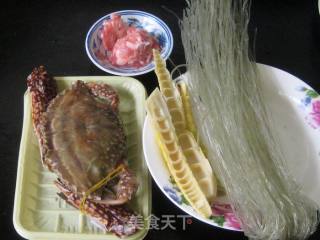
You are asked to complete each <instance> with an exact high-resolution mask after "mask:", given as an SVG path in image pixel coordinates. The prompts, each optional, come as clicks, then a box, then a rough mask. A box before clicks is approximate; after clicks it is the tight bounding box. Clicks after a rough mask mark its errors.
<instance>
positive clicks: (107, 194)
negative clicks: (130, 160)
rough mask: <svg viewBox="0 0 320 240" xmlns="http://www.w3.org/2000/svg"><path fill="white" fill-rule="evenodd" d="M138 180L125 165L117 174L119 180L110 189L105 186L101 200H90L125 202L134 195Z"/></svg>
mask: <svg viewBox="0 0 320 240" xmlns="http://www.w3.org/2000/svg"><path fill="white" fill-rule="evenodd" d="M138 185H139V184H138V182H137V179H136V177H135V176H134V174H133V173H132V172H131V171H130V170H129V169H128V167H125V168H124V170H123V171H122V172H121V173H120V175H119V181H118V183H117V184H115V185H114V186H113V187H112V189H111V191H110V190H109V189H108V187H105V188H104V190H103V191H102V196H101V200H92V201H94V202H96V203H100V204H105V205H121V204H125V203H126V202H128V201H129V200H131V198H132V197H133V196H134V194H135V192H136V191H137V188H138Z"/></svg>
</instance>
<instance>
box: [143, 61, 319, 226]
mask: <svg viewBox="0 0 320 240" xmlns="http://www.w3.org/2000/svg"><path fill="white" fill-rule="evenodd" d="M259 69H260V71H261V73H262V74H261V75H262V78H263V93H264V94H265V97H266V100H267V105H268V106H269V107H270V109H271V112H272V118H273V123H274V126H275V129H276V131H277V133H278V136H279V140H280V144H281V147H282V149H283V151H284V154H285V156H286V159H288V164H289V166H290V169H289V170H290V171H291V173H292V174H293V176H295V177H296V180H297V181H298V183H299V184H300V185H301V186H302V189H303V191H304V192H305V193H306V194H307V195H308V196H309V197H310V198H312V199H313V200H315V201H316V202H317V203H318V204H320V187H319V186H320V141H319V139H320V97H319V95H318V93H316V92H315V91H314V90H313V89H312V88H311V87H310V86H308V85H307V84H306V83H304V82H303V81H301V80H299V79H298V78H296V77H295V76H293V75H291V74H289V73H287V72H285V71H282V70H280V69H277V68H274V67H270V66H267V65H262V64H259ZM253 94H254V93H253ZM143 147H144V148H143V149H144V154H145V159H146V161H147V165H148V168H149V170H150V173H151V175H152V177H153V179H154V180H155V182H156V183H157V185H158V187H159V188H160V189H161V190H162V192H163V193H164V194H165V195H166V196H167V197H168V198H169V199H170V200H171V201H172V202H173V203H174V204H175V205H176V206H178V207H179V208H180V209H181V210H182V211H184V212H186V213H187V214H190V215H191V216H193V217H195V218H197V219H199V220H201V221H203V222H205V223H207V224H210V225H212V226H217V227H221V228H224V229H229V230H236V231H241V228H240V225H239V223H238V221H237V219H236V217H235V216H234V214H233V212H232V210H231V208H230V205H229V204H228V201H227V200H226V199H223V198H220V199H218V200H217V203H216V204H214V206H213V214H214V216H213V217H211V218H210V219H206V218H204V217H202V216H200V215H199V214H197V213H196V212H195V211H194V210H193V209H192V207H191V206H189V205H188V203H187V202H186V201H185V200H184V198H183V196H182V195H181V192H180V191H179V189H178V188H177V187H176V186H175V184H174V183H173V182H172V181H171V179H170V174H169V172H168V170H167V167H166V165H165V163H164V161H163V160H162V158H161V155H160V151H159V149H158V146H157V144H156V141H155V137H154V132H153V129H152V126H151V121H150V119H149V117H148V116H147V117H146V120H145V123H144V129H143Z"/></svg>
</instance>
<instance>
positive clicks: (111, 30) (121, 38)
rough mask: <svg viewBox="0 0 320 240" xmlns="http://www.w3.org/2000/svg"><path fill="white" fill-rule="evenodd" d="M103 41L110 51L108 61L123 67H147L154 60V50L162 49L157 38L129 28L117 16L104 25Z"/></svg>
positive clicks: (143, 31)
mask: <svg viewBox="0 0 320 240" xmlns="http://www.w3.org/2000/svg"><path fill="white" fill-rule="evenodd" d="M102 40H103V46H104V48H105V49H106V50H108V51H110V53H109V54H108V60H109V61H110V62H111V64H113V65H116V66H122V67H137V68H138V67H142V66H145V65H146V64H148V63H149V62H150V61H151V60H152V49H153V48H154V49H158V50H159V49H160V46H159V43H158V41H157V40H156V38H155V37H153V36H151V35H150V34H149V33H148V32H147V31H145V30H143V29H139V28H136V27H132V26H130V27H129V26H128V25H127V24H126V23H124V22H123V21H122V19H121V17H120V16H119V15H115V14H113V15H112V17H111V19H110V20H109V21H106V22H105V23H104V28H103V32H102Z"/></svg>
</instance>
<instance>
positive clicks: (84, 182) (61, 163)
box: [27, 66, 138, 237]
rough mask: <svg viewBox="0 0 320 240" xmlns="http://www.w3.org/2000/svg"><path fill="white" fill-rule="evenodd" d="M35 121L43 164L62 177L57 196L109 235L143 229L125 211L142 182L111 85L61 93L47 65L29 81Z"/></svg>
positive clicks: (90, 85) (85, 85)
mask: <svg viewBox="0 0 320 240" xmlns="http://www.w3.org/2000/svg"><path fill="white" fill-rule="evenodd" d="M27 85H28V89H29V92H30V95H31V99H32V121H33V127H34V131H35V134H36V136H37V138H38V141H39V147H40V155H41V161H42V163H43V166H44V167H46V168H47V169H48V170H49V171H51V172H53V173H55V174H56V175H57V180H56V181H55V182H54V183H55V185H56V186H57V187H58V189H59V191H60V192H59V193H58V195H59V196H60V197H61V198H63V199H64V200H66V201H67V202H68V203H69V204H71V205H73V206H74V207H76V208H78V209H79V208H81V201H82V200H83V198H84V197H86V199H85V201H84V205H83V207H84V211H85V213H86V214H87V215H89V216H90V217H91V218H92V219H94V220H95V221H96V222H97V223H98V224H100V226H102V227H103V228H104V229H105V230H106V231H109V232H113V233H115V234H116V235H118V236H120V237H123V236H128V235H131V234H133V233H135V232H136V231H137V230H138V226H137V221H136V220H137V215H136V213H134V212H133V211H132V210H130V209H128V208H127V207H126V203H127V202H128V201H129V200H130V199H132V197H133V196H134V194H135V192H136V190H137V187H138V183H137V180H136V177H135V176H134V174H133V172H132V171H131V170H130V169H129V167H128V165H127V163H126V161H125V158H126V136H125V132H124V128H123V124H122V122H121V120H120V117H119V113H118V106H119V97H118V94H117V92H116V91H115V90H114V89H113V88H112V87H111V86H109V85H107V84H98V83H93V82H91V83H84V82H82V81H76V82H75V83H74V84H73V85H72V86H71V88H69V89H66V90H64V91H62V92H61V93H58V90H57V84H56V82H55V80H54V79H53V78H52V77H50V76H49V75H48V73H47V71H46V69H45V68H44V67H43V66H40V67H38V68H35V69H33V71H32V73H31V74H30V75H29V76H28V78H27ZM120 165H121V167H122V171H121V172H120V173H119V175H118V176H116V177H115V178H113V179H112V180H111V181H109V182H108V183H106V185H105V186H103V187H101V188H100V189H98V190H97V191H94V192H90V194H89V195H88V196H86V194H87V193H88V191H89V190H90V189H91V188H92V187H93V186H94V185H95V184H96V183H98V182H99V181H101V180H102V179H103V178H104V177H105V176H107V175H108V173H111V172H112V171H113V170H114V169H115V168H117V167H118V166H120Z"/></svg>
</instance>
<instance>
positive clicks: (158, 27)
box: [86, 10, 173, 76]
mask: <svg viewBox="0 0 320 240" xmlns="http://www.w3.org/2000/svg"><path fill="white" fill-rule="evenodd" d="M116 13H117V14H119V15H121V17H122V19H123V20H124V21H125V22H127V23H128V24H129V25H130V26H135V27H137V28H143V29H144V30H146V31H147V32H148V33H150V34H151V35H153V36H154V37H155V38H156V39H157V40H158V42H159V45H160V48H161V55H162V57H163V58H164V59H167V58H168V57H169V55H170V53H171V51H172V48H173V37H172V33H171V31H170V29H169V27H168V26H167V25H166V24H165V23H164V22H163V21H162V20H161V19H159V18H157V17H156V16H154V15H152V14H149V13H146V12H142V11H137V10H124V11H119V12H116ZM110 18H111V14H108V15H106V16H104V17H102V18H100V19H99V20H98V21H97V22H96V23H95V24H94V25H93V26H92V27H91V28H90V30H89V32H88V34H87V37H86V51H87V54H88V56H89V58H90V59H91V61H92V62H93V63H94V64H95V65H96V66H97V67H99V68H100V69H102V70H104V71H105V72H109V73H112V74H115V75H122V76H135V75H141V74H144V73H147V72H150V71H152V70H153V69H154V64H153V62H151V63H149V64H148V65H146V66H143V67H141V68H126V67H117V66H113V65H112V64H110V63H109V62H108V61H107V60H102V58H100V59H99V57H97V55H98V54H100V55H103V56H106V55H107V51H106V50H104V48H103V46H102V40H101V38H100V35H101V30H102V27H103V26H102V24H103V22H104V21H105V20H108V19H110Z"/></svg>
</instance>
